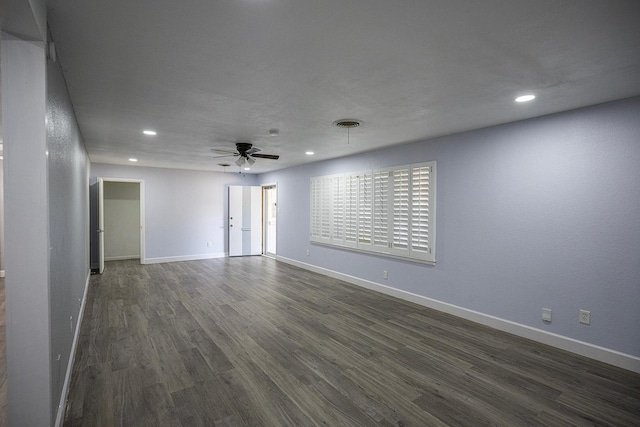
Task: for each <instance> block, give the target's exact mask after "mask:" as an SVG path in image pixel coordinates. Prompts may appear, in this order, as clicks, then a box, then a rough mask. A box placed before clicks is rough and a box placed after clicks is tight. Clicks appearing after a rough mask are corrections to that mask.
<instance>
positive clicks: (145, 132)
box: [142, 129, 158, 136]
mask: <svg viewBox="0 0 640 427" xmlns="http://www.w3.org/2000/svg"><path fill="white" fill-rule="evenodd" d="M142 133H144V134H145V135H149V136H156V135H157V134H158V133H157V132H156V131H155V130H148V129H147V130H143V131H142Z"/></svg>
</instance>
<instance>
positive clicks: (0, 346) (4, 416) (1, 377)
mask: <svg viewBox="0 0 640 427" xmlns="http://www.w3.org/2000/svg"><path fill="white" fill-rule="evenodd" d="M4 290H5V285H4V277H0V427H1V426H6V425H7V424H8V423H9V421H8V419H9V416H8V413H7V328H6V325H7V323H6V316H5V302H6V297H5V292H4Z"/></svg>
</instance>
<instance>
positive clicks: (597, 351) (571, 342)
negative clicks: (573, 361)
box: [276, 255, 640, 373]
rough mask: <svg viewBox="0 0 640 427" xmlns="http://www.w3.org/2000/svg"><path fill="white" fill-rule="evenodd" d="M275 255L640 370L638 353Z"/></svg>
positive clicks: (397, 295)
mask: <svg viewBox="0 0 640 427" xmlns="http://www.w3.org/2000/svg"><path fill="white" fill-rule="evenodd" d="M276 259H277V260H278V261H282V262H284V263H287V264H291V265H295V266H296V267H300V268H304V269H305V270H309V271H313V272H315V273H319V274H323V275H325V276H329V277H333V278H334V279H339V280H343V281H345V282H348V283H351V284H353V285H356V286H360V287H363V288H367V289H370V290H373V291H377V292H380V293H383V294H386V295H390V296H393V297H396V298H400V299H403V300H405V301H410V302H413V303H416V304H419V305H422V306H424V307H428V308H432V309H434V310H438V311H441V312H444V313H447V314H451V315H454V316H457V317H460V318H463V319H466V320H470V321H472V322H475V323H479V324H481V325H485V326H489V327H491V328H494V329H497V330H500V331H503V332H508V333H510V334H513V335H517V336H520V337H523V338H527V339H530V340H533V341H537V342H539V343H542V344H547V345H550V346H552V347H556V348H559V349H562V350H565V351H569V352H571V353H575V354H578V355H580V356H584V357H588V358H590V359H594V360H598V361H600V362H604V363H608V364H610V365H614V366H617V367H619V368H623V369H627V370H629V371H633V372H637V373H640V357H636V356H633V355H630V354H626V353H621V352H619V351H616V350H611V349H608V348H606V347H600V346H597V345H594V344H589V343H587V342H584V341H579V340H576V339H573V338H569V337H565V336H563V335H558V334H553V333H551V332H547V331H543V330H541V329H537V328H533V327H531V326H526V325H522V324H520V323H516V322H512V321H510V320H505V319H501V318H499V317H495V316H490V315H488V314H484V313H480V312H477V311H473V310H469V309H467V308H464V307H459V306H456V305H453V304H449V303H446V302H442V301H438V300H434V299H431V298H427V297H424V296H422V295H417V294H414V293H411V292H407V291H403V290H400V289H396V288H392V287H389V286H386V285H382V284H380V283H376V282H372V281H369V280H365V279H361V278H359V277H355V276H350V275H348V274H344V273H340V272H337V271H333V270H329V269H326V268H323V267H318V266H315V265H312V264H307V263H305V262H301V261H297V260H294V259H291V258H286V257H282V256H279V255H278V256H277V257H276Z"/></svg>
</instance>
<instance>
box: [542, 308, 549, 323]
mask: <svg viewBox="0 0 640 427" xmlns="http://www.w3.org/2000/svg"><path fill="white" fill-rule="evenodd" d="M542 321H543V322H549V323H551V309H550V308H543V309H542Z"/></svg>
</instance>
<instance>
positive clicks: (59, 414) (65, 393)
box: [55, 272, 91, 427]
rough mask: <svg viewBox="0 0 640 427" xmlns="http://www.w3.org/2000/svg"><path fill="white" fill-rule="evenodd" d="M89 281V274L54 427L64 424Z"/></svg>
mask: <svg viewBox="0 0 640 427" xmlns="http://www.w3.org/2000/svg"><path fill="white" fill-rule="evenodd" d="M90 279H91V272H89V273H88V274H87V281H86V282H85V284H84V294H83V295H82V302H81V303H80V312H79V313H78V321H77V322H76V331H75V333H74V334H73V343H72V344H71V353H69V363H68V364H67V373H66V374H65V376H64V385H63V386H62V393H61V394H60V403H59V404H58V411H57V414H56V424H55V425H56V427H60V426H62V423H63V422H64V412H65V409H66V406H67V397H69V388H70V387H71V374H72V373H73V364H74V363H75V360H76V350H77V348H78V341H79V340H80V327H81V326H82V319H83V318H84V306H85V303H86V302H87V292H88V291H89V280H90Z"/></svg>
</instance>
